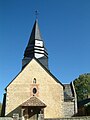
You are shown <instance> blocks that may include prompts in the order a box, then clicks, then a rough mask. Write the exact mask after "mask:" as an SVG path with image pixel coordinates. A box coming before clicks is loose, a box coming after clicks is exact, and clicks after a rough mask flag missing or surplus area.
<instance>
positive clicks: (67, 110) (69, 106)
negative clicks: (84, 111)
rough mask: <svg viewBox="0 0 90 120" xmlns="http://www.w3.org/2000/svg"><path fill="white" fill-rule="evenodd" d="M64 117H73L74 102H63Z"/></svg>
mask: <svg viewBox="0 0 90 120" xmlns="http://www.w3.org/2000/svg"><path fill="white" fill-rule="evenodd" d="M63 108H64V117H70V116H73V115H74V101H72V102H71V101H68V102H64V106H63Z"/></svg>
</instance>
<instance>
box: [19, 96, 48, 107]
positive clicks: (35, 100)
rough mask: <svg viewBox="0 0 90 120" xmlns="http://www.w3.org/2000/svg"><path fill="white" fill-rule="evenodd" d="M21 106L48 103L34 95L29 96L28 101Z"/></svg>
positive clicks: (37, 105)
mask: <svg viewBox="0 0 90 120" xmlns="http://www.w3.org/2000/svg"><path fill="white" fill-rule="evenodd" d="M20 106H22V107H26V106H31V107H46V105H45V104H44V103H43V102H42V101H41V100H40V99H38V98H37V97H35V96H33V97H31V98H29V99H28V100H27V101H25V102H24V103H22V104H21V105H20Z"/></svg>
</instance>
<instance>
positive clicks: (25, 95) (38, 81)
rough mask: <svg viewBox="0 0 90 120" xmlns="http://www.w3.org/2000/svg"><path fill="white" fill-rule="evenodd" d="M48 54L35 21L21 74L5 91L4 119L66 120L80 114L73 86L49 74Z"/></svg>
mask: <svg viewBox="0 0 90 120" xmlns="http://www.w3.org/2000/svg"><path fill="white" fill-rule="evenodd" d="M48 57H49V56H48V51H47V49H46V47H45V44H44V40H43V39H42V37H41V32H40V28H39V25H38V20H37V19H36V20H35V23H34V25H33V28H32V31H31V35H30V38H29V41H28V44H27V47H26V49H25V52H24V57H23V59H22V68H21V71H20V72H19V73H18V74H17V76H15V77H14V79H13V80H12V81H11V82H10V83H9V84H8V85H7V87H6V88H5V93H4V97H3V107H2V116H6V117H19V118H21V119H23V120H24V119H25V120H28V119H29V120H30V119H31V120H39V119H40V118H52V119H54V118H65V117H72V116H74V115H75V114H76V113H77V98H76V92H75V88H74V85H73V82H71V83H70V84H63V83H61V82H60V80H58V79H57V78H56V77H55V76H54V75H53V74H52V73H51V72H50V70H49V67H48Z"/></svg>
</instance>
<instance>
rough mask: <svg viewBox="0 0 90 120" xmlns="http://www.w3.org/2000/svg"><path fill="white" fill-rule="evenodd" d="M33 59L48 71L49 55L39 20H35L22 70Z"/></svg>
mask: <svg viewBox="0 0 90 120" xmlns="http://www.w3.org/2000/svg"><path fill="white" fill-rule="evenodd" d="M32 58H36V59H38V60H39V62H40V63H41V64H43V65H44V66H45V67H46V68H47V69H48V53H47V49H46V48H45V45H44V41H43V39H42V37H41V33H40V29H39V25H38V20H37V19H36V20H35V23H34V26H33V29H32V32H31V35H30V38H29V42H28V45H27V47H26V49H25V52H24V58H23V60H22V69H23V68H24V67H25V66H26V65H27V64H28V63H29V62H30V60H31V59H32Z"/></svg>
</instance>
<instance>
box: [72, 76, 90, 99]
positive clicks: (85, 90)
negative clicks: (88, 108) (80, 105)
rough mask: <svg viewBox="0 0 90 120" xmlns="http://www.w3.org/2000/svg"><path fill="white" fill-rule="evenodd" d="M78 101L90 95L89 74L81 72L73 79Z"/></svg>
mask: <svg viewBox="0 0 90 120" xmlns="http://www.w3.org/2000/svg"><path fill="white" fill-rule="evenodd" d="M74 85H75V89H76V93H77V99H78V101H80V100H83V99H86V98H87V97H88V96H90V74H82V75H80V76H79V77H78V78H77V79H75V80H74Z"/></svg>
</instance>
